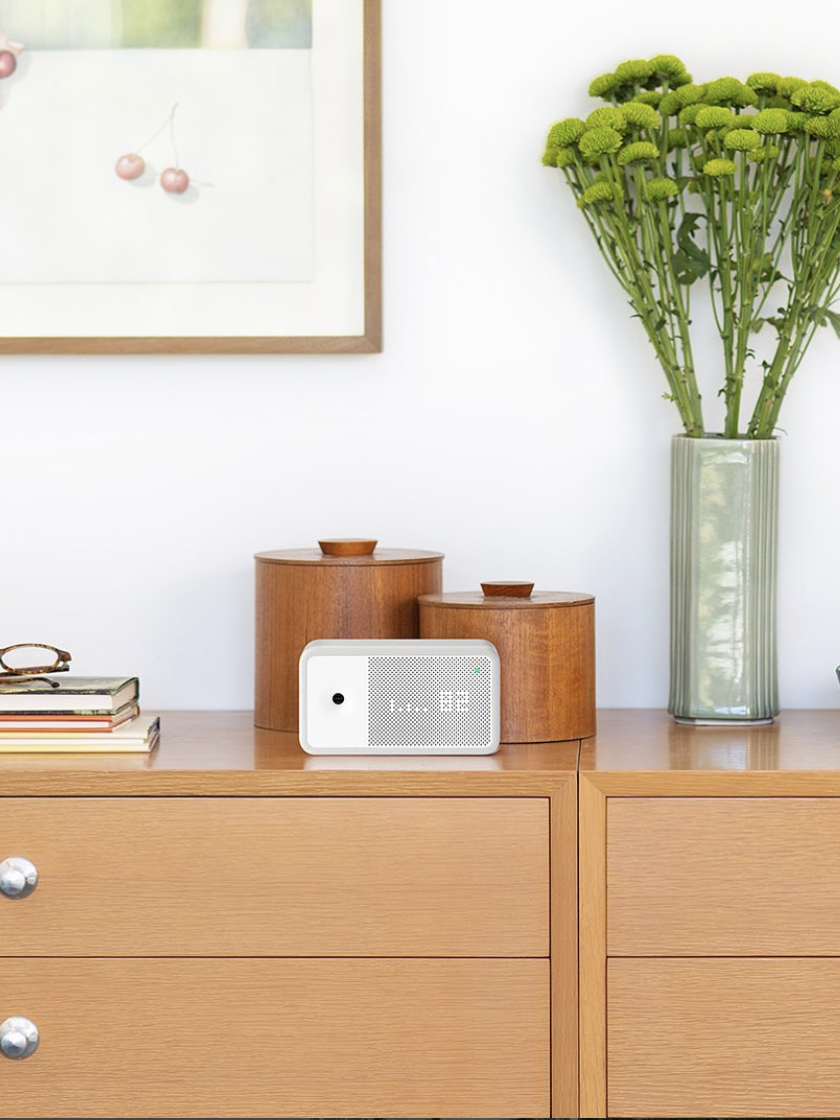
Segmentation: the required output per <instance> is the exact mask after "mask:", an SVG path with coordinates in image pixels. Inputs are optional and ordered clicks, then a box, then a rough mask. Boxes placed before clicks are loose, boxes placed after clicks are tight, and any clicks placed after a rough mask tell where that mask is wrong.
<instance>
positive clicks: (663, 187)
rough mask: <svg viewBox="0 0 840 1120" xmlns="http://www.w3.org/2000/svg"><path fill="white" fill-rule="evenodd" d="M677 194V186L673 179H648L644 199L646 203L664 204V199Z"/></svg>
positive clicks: (678, 190) (678, 191)
mask: <svg viewBox="0 0 840 1120" xmlns="http://www.w3.org/2000/svg"><path fill="white" fill-rule="evenodd" d="M679 193H680V188H679V185H678V184H677V183H675V182H674V180H673V179H649V180H648V182H647V183H645V198H646V199H647V200H648V202H664V201H665V199H666V198H673V197H674V195H675V194H679Z"/></svg>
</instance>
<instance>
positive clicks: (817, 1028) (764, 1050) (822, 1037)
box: [601, 958, 840, 1117]
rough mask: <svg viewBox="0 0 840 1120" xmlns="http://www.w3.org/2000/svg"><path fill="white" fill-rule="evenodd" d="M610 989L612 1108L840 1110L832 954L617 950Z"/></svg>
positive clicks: (839, 981) (665, 1111) (760, 1112)
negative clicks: (652, 955)
mask: <svg viewBox="0 0 840 1120" xmlns="http://www.w3.org/2000/svg"><path fill="white" fill-rule="evenodd" d="M609 993H610V1002H609V1115H610V1116H624V1117H650V1116H656V1117H696V1116H727V1117H736V1116H737V1117H740V1116H756V1117H768V1116H786V1117H812V1116H823V1117H831V1116H833V1117H836V1116H838V1115H840V1048H838V1045H837V1023H838V1007H840V960H835V959H822V960H797V959H780V960H768V959H762V958H754V959H751V960H740V959H725V960H714V959H711V960H703V959H696V958H694V959H691V958H689V959H685V960H676V959H671V960H649V959H632V958H631V959H617V960H611V961H610V962H609ZM601 1115H604V1114H603V1113H602V1114H601Z"/></svg>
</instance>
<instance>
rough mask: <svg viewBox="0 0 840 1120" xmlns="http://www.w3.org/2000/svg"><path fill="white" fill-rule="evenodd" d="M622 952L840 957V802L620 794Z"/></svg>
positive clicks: (616, 873) (613, 922)
mask: <svg viewBox="0 0 840 1120" xmlns="http://www.w3.org/2000/svg"><path fill="white" fill-rule="evenodd" d="M607 835H608V837H609V840H608V856H607V866H608V879H607V883H608V888H607V897H608V910H609V934H608V951H609V953H610V955H612V956H766V955H780V956H800V957H805V956H811V955H826V956H831V955H840V890H838V884H840V800H838V799H836V798H789V797H779V798H743V799H741V798H643V797H639V798H610V800H609V808H608V814H607Z"/></svg>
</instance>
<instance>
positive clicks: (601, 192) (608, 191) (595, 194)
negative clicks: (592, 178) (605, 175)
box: [578, 183, 615, 209]
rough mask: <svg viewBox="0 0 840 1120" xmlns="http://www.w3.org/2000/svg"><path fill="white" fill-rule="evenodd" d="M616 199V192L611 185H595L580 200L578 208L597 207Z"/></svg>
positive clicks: (587, 189)
mask: <svg viewBox="0 0 840 1120" xmlns="http://www.w3.org/2000/svg"><path fill="white" fill-rule="evenodd" d="M614 199H615V191H614V189H613V187H611V186H610V184H609V183H593V184H592V186H591V187H587V188H586V190H585V191H584V192H583V194H582V195H581V196H580V198H579V199H578V206H579V207H580V208H581V209H583V208H584V207H585V206H597V205H598V204H599V203H603V202H612V201H613V200H614Z"/></svg>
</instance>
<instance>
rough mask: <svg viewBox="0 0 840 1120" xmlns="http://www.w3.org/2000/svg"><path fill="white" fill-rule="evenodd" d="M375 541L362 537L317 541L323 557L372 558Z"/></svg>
mask: <svg viewBox="0 0 840 1120" xmlns="http://www.w3.org/2000/svg"><path fill="white" fill-rule="evenodd" d="M377 543H378V542H377V541H371V540H366V539H365V538H364V537H338V538H332V539H327V540H323V541H318V546H319V547H320V549H321V552H323V554H324V556H372V555H373V552H374V549H375V548H376V545H377Z"/></svg>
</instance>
